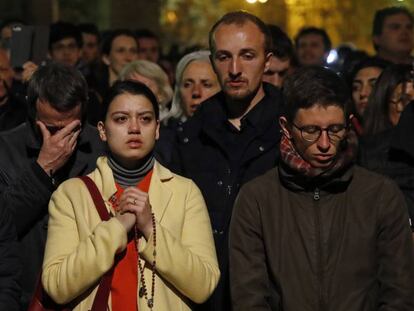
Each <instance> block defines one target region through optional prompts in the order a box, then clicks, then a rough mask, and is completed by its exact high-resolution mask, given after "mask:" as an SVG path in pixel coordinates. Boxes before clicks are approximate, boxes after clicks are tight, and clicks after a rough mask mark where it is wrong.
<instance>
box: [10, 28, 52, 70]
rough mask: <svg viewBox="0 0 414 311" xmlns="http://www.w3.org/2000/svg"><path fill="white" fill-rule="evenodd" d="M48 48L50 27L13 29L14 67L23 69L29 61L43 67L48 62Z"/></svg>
mask: <svg viewBox="0 0 414 311" xmlns="http://www.w3.org/2000/svg"><path fill="white" fill-rule="evenodd" d="M48 47H49V27H47V26H25V25H18V26H15V27H13V29H12V37H11V40H10V55H11V65H12V67H13V68H14V69H22V67H23V64H24V63H26V62H27V61H32V62H33V63H35V64H36V65H42V64H43V63H44V62H45V61H46V60H47V55H48Z"/></svg>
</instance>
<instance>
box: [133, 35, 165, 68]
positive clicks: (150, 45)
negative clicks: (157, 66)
mask: <svg viewBox="0 0 414 311" xmlns="http://www.w3.org/2000/svg"><path fill="white" fill-rule="evenodd" d="M135 37H136V38H137V42H138V59H145V60H149V61H151V62H153V63H158V60H159V59H160V55H161V46H160V40H159V38H158V37H157V35H155V34H154V33H153V32H152V31H151V30H148V29H138V30H137V31H135Z"/></svg>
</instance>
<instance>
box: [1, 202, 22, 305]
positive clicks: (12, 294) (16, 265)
mask: <svg viewBox="0 0 414 311" xmlns="http://www.w3.org/2000/svg"><path fill="white" fill-rule="evenodd" d="M20 273H21V264H20V260H19V252H18V245H17V234H16V228H15V226H14V223H13V219H12V217H11V215H10V213H9V211H8V210H7V209H5V208H2V207H1V206H0V310H8V311H18V310H19V309H20V307H19V299H20V291H21V289H20V284H19V278H20Z"/></svg>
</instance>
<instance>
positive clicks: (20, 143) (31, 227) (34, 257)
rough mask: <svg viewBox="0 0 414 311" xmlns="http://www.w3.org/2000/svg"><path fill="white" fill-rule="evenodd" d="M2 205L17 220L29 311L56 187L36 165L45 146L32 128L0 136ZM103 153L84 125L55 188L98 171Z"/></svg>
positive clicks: (24, 301)
mask: <svg viewBox="0 0 414 311" xmlns="http://www.w3.org/2000/svg"><path fill="white" fill-rule="evenodd" d="M0 145H1V146H2V147H1V149H0V206H1V207H2V208H7V209H8V210H9V211H11V213H12V215H13V216H14V220H15V224H16V228H17V234H18V239H19V254H20V257H21V262H22V264H23V273H22V278H21V282H22V289H23V294H22V298H21V304H22V308H23V309H24V310H25V308H27V304H28V302H29V301H30V299H31V296H32V293H33V290H34V286H35V283H36V280H37V277H38V276H39V273H40V270H41V266H42V261H43V252H44V246H45V242H46V232H47V215H48V203H49V199H50V196H51V195H52V192H53V191H54V189H55V187H56V186H57V185H56V184H55V185H54V184H53V183H52V179H51V178H50V177H49V176H48V175H47V174H46V173H45V172H44V171H43V169H42V168H41V167H40V166H39V165H38V164H37V162H36V159H37V156H38V154H39V151H40V147H41V144H40V142H39V140H38V139H37V138H36V135H35V133H34V131H33V130H32V128H31V127H30V126H29V125H28V123H24V124H22V125H20V126H18V127H17V128H15V129H13V130H11V131H7V132H3V133H1V134H0ZM103 152H104V147H103V144H102V143H101V141H100V139H99V136H98V133H97V130H96V129H95V128H93V127H91V126H89V125H85V126H84V128H83V130H82V133H81V135H80V137H79V140H78V145H77V147H76V150H75V152H74V154H73V155H72V156H71V158H70V160H69V161H68V163H67V164H66V165H65V166H64V167H63V168H62V169H60V170H59V171H58V172H57V173H56V176H55V180H56V181H57V183H59V182H62V181H64V180H66V179H68V178H70V177H74V176H78V175H84V174H86V173H89V172H91V171H92V170H93V169H94V168H95V163H96V159H97V157H98V156H99V155H102V154H103Z"/></svg>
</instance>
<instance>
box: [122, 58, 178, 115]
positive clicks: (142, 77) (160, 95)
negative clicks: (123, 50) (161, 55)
mask: <svg viewBox="0 0 414 311" xmlns="http://www.w3.org/2000/svg"><path fill="white" fill-rule="evenodd" d="M119 80H133V81H138V82H141V83H144V84H145V85H146V86H147V87H149V88H150V89H151V91H152V92H153V93H154V94H155V96H156V97H157V99H158V103H159V107H160V121H163V120H164V118H165V117H166V116H167V115H168V113H169V109H168V105H169V104H170V102H171V99H172V97H173V90H172V88H171V86H170V81H169V79H168V76H167V74H166V73H165V72H164V70H163V69H162V68H161V67H160V66H159V65H157V64H156V63H153V62H150V61H147V60H136V61H133V62H131V63H129V64H128V65H126V66H125V67H124V68H123V69H122V70H121V72H120V74H119Z"/></svg>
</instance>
